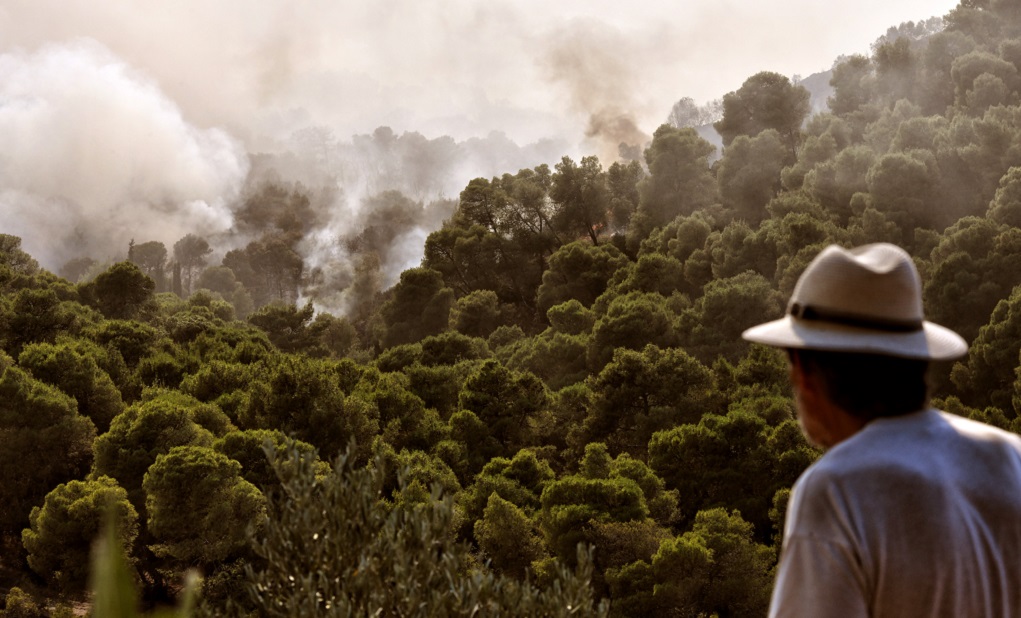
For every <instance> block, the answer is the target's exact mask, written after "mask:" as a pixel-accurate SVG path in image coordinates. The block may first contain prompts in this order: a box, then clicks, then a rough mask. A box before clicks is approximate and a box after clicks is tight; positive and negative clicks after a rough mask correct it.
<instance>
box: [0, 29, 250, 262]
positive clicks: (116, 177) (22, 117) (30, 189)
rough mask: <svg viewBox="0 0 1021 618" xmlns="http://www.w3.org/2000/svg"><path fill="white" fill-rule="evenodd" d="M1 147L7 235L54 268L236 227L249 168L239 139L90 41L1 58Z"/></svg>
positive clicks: (2, 227) (1, 210) (0, 207)
mask: <svg viewBox="0 0 1021 618" xmlns="http://www.w3.org/2000/svg"><path fill="white" fill-rule="evenodd" d="M0 143H2V144H3V145H4V148H3V151H2V152H0V232H5V233H11V234H15V235H18V236H21V237H22V240H23V246H24V248H25V250H26V251H28V252H29V253H31V254H32V255H33V256H35V257H36V259H38V260H39V261H40V263H42V264H43V265H44V266H46V267H47V268H49V269H51V270H57V269H59V267H60V266H61V265H62V264H63V263H64V262H65V261H67V260H68V259H71V258H74V257H78V256H82V255H88V256H92V257H96V258H115V257H123V256H124V255H125V254H126V251H127V246H128V242H129V240H130V239H132V238H137V239H139V241H148V240H159V241H161V242H163V243H164V244H166V245H167V246H168V247H172V246H173V243H174V242H176V241H177V240H178V239H180V238H181V237H182V236H184V235H185V234H187V233H189V232H194V233H199V234H203V235H207V234H212V233H217V232H222V231H224V230H227V229H229V228H230V226H231V224H232V221H233V218H232V216H231V211H230V209H229V207H228V206H229V204H230V203H231V200H233V199H234V198H235V197H236V196H237V194H238V192H239V191H240V189H241V186H242V183H243V182H244V179H245V177H246V175H247V173H248V159H247V156H246V154H245V152H244V149H243V148H242V146H241V145H240V144H239V143H238V142H237V141H236V140H234V139H233V138H232V137H231V136H230V135H228V134H226V133H225V132H223V131H221V130H218V129H215V128H211V129H203V128H199V127H196V126H193V125H191V124H189V122H188V121H187V120H186V119H185V118H184V117H183V116H182V114H181V112H180V110H179V109H178V107H177V106H176V105H175V104H174V102H173V101H171V100H170V99H168V98H167V97H166V96H165V95H164V94H163V93H162V92H161V91H160V89H159V88H158V87H157V86H156V85H155V83H154V82H153V81H152V80H150V79H148V78H147V77H146V76H145V75H143V74H141V73H139V72H137V71H135V70H133V69H132V68H131V67H129V66H128V65H127V64H125V63H124V62H123V61H121V60H120V59H119V58H118V57H116V56H115V55H114V54H112V53H111V52H110V51H109V50H107V49H106V48H105V47H103V46H102V45H100V44H99V43H97V42H95V41H92V40H87V39H79V40H75V41H73V42H69V43H64V44H59V45H46V46H43V47H41V48H40V49H38V50H37V51H35V52H32V53H28V52H24V51H13V52H9V53H5V54H2V55H0Z"/></svg>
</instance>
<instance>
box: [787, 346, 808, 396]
mask: <svg viewBox="0 0 1021 618" xmlns="http://www.w3.org/2000/svg"><path fill="white" fill-rule="evenodd" d="M787 359H788V360H789V361H790V365H791V370H790V378H791V386H792V387H793V388H795V389H797V388H801V387H803V386H804V383H805V363H804V362H803V361H802V359H801V356H800V355H799V354H798V351H797V350H787Z"/></svg>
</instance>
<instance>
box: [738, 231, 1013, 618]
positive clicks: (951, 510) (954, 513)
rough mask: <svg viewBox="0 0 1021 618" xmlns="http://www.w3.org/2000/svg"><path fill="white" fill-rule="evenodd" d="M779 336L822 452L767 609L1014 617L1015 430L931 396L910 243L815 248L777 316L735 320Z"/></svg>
mask: <svg viewBox="0 0 1021 618" xmlns="http://www.w3.org/2000/svg"><path fill="white" fill-rule="evenodd" d="M744 338H745V339H748V340H750V341H754V342H758V343H764V344H767V345H771V346H777V347H782V348H785V349H786V350H787V351H788V355H789V358H790V361H791V382H792V385H793V388H794V394H795V400H796V404H797V410H798V418H799V421H800V423H801V426H802V428H803V430H804V432H805V434H806V436H807V437H808V439H809V440H810V441H812V442H814V443H815V444H817V445H819V446H821V447H823V448H824V449H827V451H826V453H825V454H824V455H823V456H822V457H821V458H820V459H819V460H818V461H817V462H816V463H815V464H813V465H812V466H810V467H809V468H808V470H806V471H805V473H804V474H803V475H802V476H801V478H799V479H798V481H797V483H796V484H795V486H794V489H793V490H792V492H791V497H790V502H789V505H788V510H787V521H786V525H785V529H784V543H783V550H782V553H781V557H780V564H779V566H778V569H777V576H776V585H775V588H774V591H773V598H772V602H771V605H770V615H772V616H803V617H820V616H841V617H844V616H898V617H901V616H1021V437H1019V436H1016V435H1014V434H1011V433H1008V432H1005V431H1001V430H999V429H996V428H993V427H990V426H988V425H984V424H981V423H977V422H974V421H970V420H967V419H964V418H960V417H956V416H953V415H949V414H946V413H944V412H940V411H938V410H933V409H930V408H929V407H928V389H927V385H926V377H925V374H926V369H927V367H928V363H929V361H932V360H949V359H953V358H957V357H960V356H962V355H963V354H964V353H965V352H966V351H967V344H966V343H965V342H964V340H963V339H961V337H960V336H958V335H957V334H956V333H954V332H952V331H950V330H948V329H946V328H943V327H941V326H938V325H936V324H933V323H931V322H927V321H925V320H924V317H923V313H922V296H921V284H920V281H919V277H918V273H917V271H916V270H915V267H914V264H913V263H912V261H911V258H910V256H909V255H908V254H907V253H906V252H904V251H903V250H902V249H900V248H899V247H896V246H894V245H889V244H874V245H867V246H864V247H859V248H857V249H853V250H850V251H848V250H845V249H842V248H840V247H836V246H830V247H827V248H826V249H825V250H823V251H822V252H821V253H820V254H819V255H818V256H817V257H816V258H815V260H814V261H813V262H812V263H811V264H809V266H808V268H807V269H806V270H805V272H804V274H802V276H801V278H800V279H799V280H798V283H797V286H796V287H795V289H794V293H793V295H792V297H791V301H790V304H789V308H788V315H786V316H784V317H783V318H782V319H780V320H775V321H773V322H769V323H766V324H760V325H759V326H756V327H754V328H750V329H748V330H747V331H745V333H744Z"/></svg>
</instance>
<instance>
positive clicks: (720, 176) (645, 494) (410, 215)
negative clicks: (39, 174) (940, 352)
mask: <svg viewBox="0 0 1021 618" xmlns="http://www.w3.org/2000/svg"><path fill="white" fill-rule="evenodd" d="M945 25H946V27H945V28H944V29H943V30H941V31H940V30H939V29H933V28H930V27H929V26H928V25H927V26H926V27H924V28H921V27H914V26H913V25H903V26H902V27H901V28H895V29H892V30H891V32H890V33H888V34H887V36H885V37H883V38H882V39H880V41H878V42H877V44H876V45H875V46H874V49H873V51H872V53H871V54H870V55H869V56H852V57H850V58H846V59H843V60H842V61H841V62H840V63H839V64H838V65H837V66H836V67H835V68H834V72H833V78H832V85H833V87H834V89H835V90H834V94H833V96H832V98H831V99H830V102H829V111H827V112H823V113H817V114H815V115H813V116H809V109H808V106H807V103H806V101H807V98H806V93H805V91H804V90H803V89H802V88H801V86H799V85H798V84H795V83H791V82H790V80H787V79H786V78H784V77H782V76H779V75H777V74H775V73H759V74H757V75H754V76H751V77H750V78H749V79H748V81H746V82H745V84H744V85H743V86H742V87H741V88H740V89H738V90H737V91H735V92H733V93H730V94H728V95H726V96H725V97H724V98H723V100H722V102H721V103H720V104H719V108H720V109H719V111H720V113H721V114H722V117H718V122H716V123H715V124H716V128H717V129H718V130H719V132H720V133H721V135H722V136H723V139H724V143H725V144H726V147H725V148H724V150H723V152H722V153H721V157H720V158H718V159H714V157H713V155H714V147H713V146H712V145H711V144H710V143H708V142H707V141H705V140H704V139H702V138H701V137H700V136H699V133H698V132H697V131H695V129H693V128H691V127H690V126H683V127H681V126H671V125H664V126H662V127H660V128H659V129H658V130H657V131H656V132H655V134H654V135H653V138H652V141H651V143H649V144H648V145H647V148H646V149H645V150H644V157H643V158H641V159H639V160H625V161H620V162H616V163H613V164H612V165H611V166H609V168H606V169H604V168H603V165H602V163H601V162H600V161H599V160H598V159H596V158H595V157H583V158H582V159H581V161H577V162H576V161H574V160H572V159H570V158H569V157H564V158H562V159H561V160H560V161H559V162H558V163H556V164H555V165H553V166H552V168H551V167H550V166H549V165H538V166H536V167H534V168H532V169H523V170H518V171H517V172H516V173H512V172H511V171H508V173H506V174H504V175H503V176H501V177H496V178H491V179H484V178H477V179H474V180H471V181H470V182H469V183H467V185H466V186H465V188H464V190H463V191H462V193H461V195H460V199H459V200H458V202H457V204H456V208H454V209H453V210H452V214H451V216H450V218H449V219H448V220H447V221H446V222H445V223H444V224H443V225H442V227H440V228H439V229H437V230H436V231H434V232H432V233H431V234H429V236H428V238H427V239H426V241H425V246H424V257H423V260H422V263H421V264H420V265H418V266H416V267H414V268H410V269H407V270H405V271H404V272H403V273H402V274H401V275H400V278H399V280H398V281H396V283H395V285H394V286H393V287H392V288H391V289H389V290H384V289H383V288H382V285H381V283H380V281H379V279H378V266H379V261H380V257H379V255H378V252H379V251H382V250H383V249H382V248H383V247H385V246H387V242H389V241H392V240H393V237H394V234H395V233H396V232H394V230H393V229H391V228H388V227H387V223H388V221H387V218H390V219H392V220H393V221H397V222H400V221H403V222H405V223H412V224H418V223H420V222H421V220H422V219H421V217H422V214H421V213H420V212H419V211H420V210H421V208H420V205H416V204H415V203H413V202H411V200H409V199H408V198H406V197H404V196H403V195H401V194H400V193H396V192H386V193H383V194H380V195H377V196H374V197H372V198H371V199H372V200H374V203H375V204H376V205H377V206H378V207H379V208H380V210H379V212H380V213H383V214H380V215H379V216H378V217H377V218H376V219H378V220H376V219H373V220H372V221H369V222H368V223H367V224H366V225H367V227H366V228H365V230H364V231H363V232H362V233H361V234H360V235H357V237H355V236H352V237H350V238H345V239H344V242H345V244H346V248H347V249H348V250H349V251H350V252H351V255H353V256H355V257H354V258H353V260H354V263H353V265H352V269H353V271H352V274H351V282H350V287H349V288H347V292H348V294H347V296H345V303H344V306H345V307H346V313H345V314H344V316H343V317H339V316H333V315H330V314H328V313H324V312H319V313H317V312H316V306H315V305H314V304H313V303H311V302H307V301H306V299H302V303H298V302H297V300H298V298H299V290H300V289H309V290H316V289H317V288H316V285H317V280H316V277H317V276H318V275H317V273H316V272H314V271H313V272H310V271H309V269H308V268H307V265H306V264H304V262H303V259H302V257H301V255H300V253H299V249H300V247H299V242H298V241H299V240H300V239H301V237H302V236H301V235H302V232H303V230H305V229H306V228H307V226H308V225H310V222H311V221H313V220H314V219H315V217H316V216H317V214H316V210H315V209H316V208H317V207H318V206H316V204H318V201H317V200H319V199H320V198H318V197H316V195H315V194H314V192H313V191H311V190H307V189H304V188H302V187H300V186H295V187H292V188H281V187H279V186H275V185H268V186H265V187H262V188H261V189H260V190H257V191H253V192H251V193H250V194H247V195H246V196H245V197H244V198H243V203H242V204H239V205H238V208H237V209H236V214H237V225H238V227H239V229H240V230H241V231H243V232H244V233H245V234H248V235H249V237H250V238H252V239H254V240H252V241H251V242H250V243H249V244H248V245H247V246H245V247H243V248H238V249H234V250H231V251H229V252H227V253H226V255H225V257H224V258H223V260H222V262H221V263H220V264H209V263H208V261H209V256H210V255H213V254H214V253H213V252H212V251H211V248H210V246H209V245H208V242H207V241H206V240H204V239H202V238H199V237H197V236H194V235H189V236H186V237H185V238H183V239H181V241H180V242H179V243H177V244H176V245H174V246H173V247H172V251H168V250H167V248H166V247H164V246H163V245H162V244H161V243H158V242H151V241H150V242H141V243H139V244H132V246H131V247H130V248H129V255H128V258H129V259H128V261H127V262H120V263H117V264H113V265H111V266H109V267H106V268H105V269H98V272H94V273H93V275H92V276H91V279H90V278H89V277H85V276H83V277H82V280H81V281H76V282H74V283H72V282H69V281H67V280H65V279H61V278H60V277H57V276H55V275H53V274H51V273H49V272H47V271H45V270H43V269H42V268H40V267H39V265H38V263H36V261H35V260H34V259H32V257H31V256H29V255H27V254H26V253H25V252H24V251H22V250H21V248H20V240H19V239H17V238H16V237H13V236H7V235H0V554H2V555H3V558H2V559H0V566H2V567H3V568H5V569H6V571H5V572H19V571H20V572H22V573H24V576H23V577H22V578H21V580H19V581H15V582H12V583H11V586H13V585H14V584H17V585H18V587H17V588H15V587H11V588H10V590H9V591H6V598H7V601H6V607H7V609H4V610H3V611H5V612H7V613H8V614H11V612H22V614H24V615H32V614H31V613H30V612H32V611H36V612H37V613H42V612H44V611H45V610H43V609H41V608H42V606H43V605H44V604H42V603H36V602H35V601H33V599H32V598H31V597H30V595H28V594H27V593H26V592H25V590H27V589H30V588H31V587H32V586H36V587H38V586H39V585H41V584H42V582H45V583H46V585H49V586H51V588H50V589H49V594H50V595H59V594H64V595H72V597H65V598H73V595H75V594H79V593H80V591H81V589H82V585H83V581H84V580H83V578H84V571H83V570H82V568H81V567H82V564H83V558H82V556H83V555H84V552H85V551H87V549H86V547H87V544H88V540H89V539H90V538H91V537H92V536H93V535H94V534H95V533H96V531H97V530H98V527H97V526H98V523H97V522H98V521H100V516H101V514H102V512H103V511H104V509H109V505H110V504H113V505H114V506H115V508H116V510H117V511H118V512H119V513H120V518H121V520H122V525H123V526H125V527H124V528H123V531H122V535H121V536H122V542H123V544H124V546H125V549H126V551H127V552H128V557H129V559H128V561H127V562H126V563H125V565H124V566H125V568H126V569H128V570H129V571H130V573H131V574H132V575H131V576H132V577H134V578H137V582H138V584H139V586H141V591H142V596H143V598H144V599H145V600H146V602H148V603H159V602H164V601H166V600H167V599H168V598H169V597H170V596H172V595H173V591H174V590H175V589H176V586H177V582H179V581H180V578H181V576H182V575H183V573H184V572H186V570H187V569H189V568H193V567H198V568H200V569H201V570H202V573H203V575H204V578H205V579H204V584H203V591H204V592H203V594H204V611H208V612H212V613H216V612H225V611H228V608H233V609H236V610H238V611H242V610H244V609H246V608H247V609H249V610H255V609H256V608H257V609H258V610H259V611H261V612H263V613H273V612H278V613H280V614H288V615H292V614H293V613H294V612H302V611H305V610H308V611H309V612H311V611H313V609H318V610H325V605H326V603H327V602H329V603H330V606H331V611H338V612H342V611H344V609H345V608H347V609H351V610H352V611H355V612H356V613H362V612H368V611H374V610H375V609H382V610H383V612H384V613H388V612H389V613H398V612H402V613H408V614H413V613H415V611H423V610H421V609H417V610H412V609H411V606H412V605H415V607H418V608H423V607H426V608H443V609H442V610H441V609H436V611H437V612H440V611H447V612H448V613H451V614H458V615H460V613H470V611H469V608H471V607H474V603H479V604H480V605H479V607H486V608H488V609H489V610H492V611H491V612H490V611H486V612H483V613H486V614H487V615H489V614H490V613H492V614H498V613H500V612H505V613H508V614H514V615H522V614H528V613H529V612H532V613H533V614H535V615H540V614H543V615H560V614H565V615H566V612H567V610H566V609H565V608H566V607H567V606H566V603H577V605H574V606H572V607H575V610H576V611H575V613H576V614H577V613H581V614H585V615H588V614H591V613H595V614H597V613H599V612H600V611H602V610H600V605H599V603H598V600H599V599H603V598H605V599H608V600H609V602H610V605H609V613H610V615H616V616H644V615H677V616H698V615H713V614H715V615H720V616H723V615H742V616H745V615H753V616H754V615H761V614H763V613H764V611H765V604H766V602H767V599H768V590H769V584H770V575H771V572H772V568H773V566H774V564H775V560H776V556H777V555H778V549H779V547H778V539H779V533H780V530H781V528H782V525H783V516H784V512H785V505H786V499H787V495H788V493H787V491H788V488H789V487H790V485H791V483H792V482H793V481H794V479H795V478H797V476H798V475H799V474H800V473H801V472H802V471H803V470H804V469H805V468H806V467H807V466H808V465H809V464H810V463H811V462H812V461H814V459H815V458H816V457H817V456H818V452H817V451H816V450H814V449H813V448H811V447H810V446H808V444H807V443H806V442H805V440H804V438H803V437H802V435H801V433H800V431H799V428H798V427H797V423H796V420H795V418H794V404H793V402H792V401H791V398H790V393H789V389H788V387H787V383H786V380H787V369H786V361H785V359H784V357H783V355H782V353H779V352H777V351H775V350H769V349H765V348H761V347H753V346H749V345H748V344H746V343H745V342H743V341H742V340H741V339H740V333H741V331H742V330H743V329H744V328H747V327H748V326H751V325H753V324H755V323H758V322H761V321H763V320H767V319H771V318H774V317H777V316H779V315H781V314H782V312H783V306H784V302H785V299H786V298H787V297H788V296H789V295H790V293H791V291H792V289H793V287H794V284H795V282H796V280H797V277H798V276H799V274H800V273H801V272H802V270H803V269H804V267H805V266H806V265H807V263H808V262H809V260H811V259H812V257H814V255H815V254H816V253H817V252H818V251H819V250H820V249H821V248H822V247H823V246H825V245H826V244H828V243H839V244H842V245H845V246H853V245H858V244H863V243H867V242H876V241H891V242H896V243H899V244H901V245H902V246H904V247H905V248H906V249H907V250H908V251H909V252H910V253H911V254H912V256H913V257H914V259H915V261H916V263H917V265H918V267H919V270H920V272H921V274H922V278H923V282H924V300H925V305H926V311H927V314H928V316H929V317H930V318H931V319H933V320H935V321H937V322H940V323H943V324H945V325H947V326H950V327H952V328H954V329H955V330H957V331H959V332H960V333H961V334H962V335H963V336H965V338H967V339H968V341H969V342H970V343H971V344H972V346H971V350H970V353H969V355H968V356H967V357H966V358H964V359H962V360H961V361H960V362H958V363H956V364H952V365H951V364H946V365H941V366H936V367H934V371H933V387H934V395H935V396H936V397H937V398H938V402H939V404H940V405H941V406H944V407H945V408H946V409H948V410H949V411H951V412H953V413H956V414H962V415H967V416H972V417H974V418H978V419H981V420H984V421H987V422H990V423H993V424H995V425H998V426H1001V427H1005V428H1007V429H1011V430H1015V431H1017V430H1019V429H1021V287H1019V286H1018V280H1017V273H1018V272H1021V231H1019V227H1018V226H1019V225H1021V149H1019V147H1018V144H1021V78H1019V73H1021V16H1019V15H1018V11H1017V10H1016V8H1014V6H1013V3H1010V2H1007V1H1006V0H990V1H988V2H963V3H962V4H961V5H960V6H959V7H957V8H956V9H954V10H953V11H952V12H951V13H950V14H948V15H947V16H946V18H945ZM683 124H690V123H687V121H685V123H683ZM171 255H172V258H173V259H172V261H168V259H170V256H171ZM374 264H375V266H373V265H374ZM69 272H70V271H69ZM76 279H77V277H76ZM301 286H306V287H305V288H302V287H301ZM351 444H354V447H353V450H350V451H348V448H349V445H351ZM267 452H269V453H274V454H275V456H274V458H275V459H277V460H278V461H277V465H276V466H275V467H274V466H271V465H270V464H269V462H268V461H267V459H266V453H267ZM341 454H343V455H341ZM338 456H340V459H339V460H337V461H339V463H338V464H337V466H336V467H334V468H333V469H332V471H331V468H330V464H329V462H332V461H334V460H335V458H337V457H338ZM398 471H400V473H398ZM110 500H112V502H109V501H110ZM136 525H137V533H136V529H135V527H134V526H136ZM316 535H319V536H316ZM579 545H581V547H582V550H581V552H579ZM61 548H66V550H65V551H61ZM575 568H577V570H576V571H575V570H574V569H575ZM292 577H293V579H291V578H292ZM33 578H36V579H33ZM586 580H587V583H586ZM441 583H442V590H443V593H441V592H439V591H440V590H441ZM260 586H261V587H260ZM317 593H318V594H319V596H317ZM97 602H98V601H97ZM509 607H516V608H517V610H519V611H516V612H514V611H511V610H509V609H507V608H509ZM554 608H559V609H554ZM480 611H481V610H480ZM24 612H29V613H24ZM425 613H429V612H428V611H426V612H425ZM22 614H14V615H22Z"/></svg>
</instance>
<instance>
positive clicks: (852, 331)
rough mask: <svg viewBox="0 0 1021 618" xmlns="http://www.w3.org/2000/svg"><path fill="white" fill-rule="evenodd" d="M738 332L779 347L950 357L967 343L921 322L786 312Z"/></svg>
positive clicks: (942, 358) (751, 339)
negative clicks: (899, 326)
mask: <svg viewBox="0 0 1021 618" xmlns="http://www.w3.org/2000/svg"><path fill="white" fill-rule="evenodd" d="M741 336H742V337H743V338H744V339H746V340H748V341H752V342H755V343H762V344H765V345H769V346H775V347H779V348H799V349H809V350H827V351H833V352H859V353H866V354H882V355H886V356H899V357H903V358H917V359H928V360H952V359H955V358H959V357H961V356H964V354H965V353H966V352H967V351H968V344H967V343H966V342H965V341H964V339H963V338H962V337H961V336H960V335H958V334H957V333H955V332H954V331H952V330H950V329H949V328H945V327H943V326H940V325H939V324H934V323H932V322H923V324H922V329H921V330H917V331H913V332H907V333H903V332H889V331H878V330H872V329H868V328H860V327H856V326H847V325H843V324H833V323H829V322H821V321H818V320H802V319H799V318H795V317H794V316H791V315H786V316H784V317H782V318H780V319H779V320H773V321H772V322H766V323H765V324H759V325H758V326H753V327H751V328H749V329H748V330H746V331H744V332H743V333H741Z"/></svg>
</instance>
